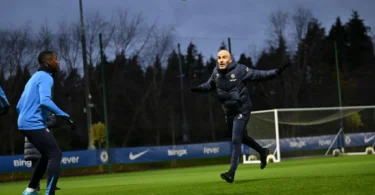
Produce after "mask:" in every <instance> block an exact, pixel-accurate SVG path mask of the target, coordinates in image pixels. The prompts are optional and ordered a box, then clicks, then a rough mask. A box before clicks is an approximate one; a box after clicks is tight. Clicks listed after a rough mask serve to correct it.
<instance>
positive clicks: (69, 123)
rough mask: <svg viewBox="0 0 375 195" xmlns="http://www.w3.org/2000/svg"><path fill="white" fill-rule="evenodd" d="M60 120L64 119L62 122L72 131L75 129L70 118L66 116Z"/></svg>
mask: <svg viewBox="0 0 375 195" xmlns="http://www.w3.org/2000/svg"><path fill="white" fill-rule="evenodd" d="M61 118H62V119H64V121H65V122H66V123H67V124H68V125H69V126H70V128H71V129H72V130H75V129H76V127H75V125H74V122H73V120H72V119H71V118H70V117H68V116H62V117H61Z"/></svg>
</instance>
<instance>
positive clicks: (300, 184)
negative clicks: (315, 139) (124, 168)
mask: <svg viewBox="0 0 375 195" xmlns="http://www.w3.org/2000/svg"><path fill="white" fill-rule="evenodd" d="M229 160H230V159H229V157H228V162H229ZM228 168H229V164H226V165H215V166H203V167H194V168H176V169H167V170H158V171H143V172H130V173H116V174H110V175H95V176H79V177H62V178H60V180H59V183H58V186H59V187H61V188H62V190H61V191H56V194H58V195H63V194H66V195H86V194H101V195H107V194H108V195H112V194H114V195H119V194H121V195H122V194H124V195H125V194H129V195H156V194H160V195H169V194H171V195H200V194H205V195H214V194H218V195H229V194H241V195H247V194H272V195H284V194H285V195H288V194H298V195H307V194H317V195H318V194H319V195H323V194H329V195H331V194H337V195H344V194H348V195H349V194H350V195H355V194H359V195H374V194H375V155H365V156H340V157H321V158H310V159H299V160H282V162H281V163H271V164H268V166H267V167H266V168H265V169H264V170H260V168H259V164H252V165H243V164H240V165H239V168H238V171H237V174H236V179H235V182H234V183H232V184H229V183H226V182H225V181H224V180H222V179H221V178H220V176H219V174H220V173H221V172H223V171H226V170H227V169H228ZM45 183H46V181H45V180H43V181H41V186H42V189H41V191H40V192H39V194H44V193H45V187H44V186H45ZM26 186H27V181H22V182H6V183H0V194H2V195H13V194H14V195H20V194H21V193H22V191H23V190H24V189H25V188H26Z"/></svg>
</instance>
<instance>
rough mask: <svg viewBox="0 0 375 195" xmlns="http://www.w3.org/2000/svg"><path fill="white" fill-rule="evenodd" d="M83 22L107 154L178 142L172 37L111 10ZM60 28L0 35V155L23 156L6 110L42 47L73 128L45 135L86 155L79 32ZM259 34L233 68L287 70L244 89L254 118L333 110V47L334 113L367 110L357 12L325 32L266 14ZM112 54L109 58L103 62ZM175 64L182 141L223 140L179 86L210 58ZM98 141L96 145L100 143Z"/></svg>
mask: <svg viewBox="0 0 375 195" xmlns="http://www.w3.org/2000/svg"><path fill="white" fill-rule="evenodd" d="M86 18H87V21H86V25H87V27H86V28H87V29H88V30H87V34H88V35H87V37H88V38H87V40H88V45H87V47H88V59H89V64H90V66H89V75H90V94H91V97H92V99H91V103H93V105H94V108H93V110H92V111H93V113H92V114H93V115H92V117H93V118H92V121H93V123H99V122H104V111H103V94H102V87H103V85H102V81H101V69H100V66H98V64H99V55H98V54H99V52H98V45H99V44H98V43H97V40H98V39H97V37H98V33H100V32H101V33H103V35H104V45H105V48H106V51H107V57H106V60H105V62H104V63H105V77H106V79H107V80H106V83H107V88H108V94H107V97H108V106H109V108H108V109H109V110H108V115H109V130H110V145H111V147H130V146H144V145H165V144H180V143H182V140H183V139H182V124H183V113H182V106H181V87H180V83H179V76H181V75H180V71H179V59H178V53H177V52H176V51H175V50H174V49H173V46H174V45H175V41H174V37H175V34H174V32H173V29H172V28H170V29H168V28H163V29H158V28H156V23H155V25H147V24H146V22H145V20H143V19H142V17H141V15H136V16H135V17H134V16H131V15H129V14H127V13H126V12H119V13H118V15H117V17H114V19H112V20H105V19H103V18H102V17H101V16H100V15H99V14H94V15H90V16H89V17H86ZM291 24H293V25H291ZM64 25H65V26H64ZM61 26H62V27H61V29H60V30H59V31H58V33H52V31H51V30H50V29H49V28H48V26H46V25H44V26H42V27H41V29H40V31H39V33H38V34H37V36H33V34H32V33H31V32H30V31H29V30H28V29H27V28H21V29H16V30H14V29H13V30H12V29H11V30H1V31H0V65H1V70H0V71H1V76H0V83H1V85H2V86H3V87H4V90H5V92H6V93H7V95H8V97H9V101H10V103H11V105H12V109H11V111H10V113H9V114H8V115H7V116H5V117H3V118H0V138H1V139H2V140H3V144H1V146H0V153H1V154H15V153H21V152H22V150H23V137H22V136H21V134H20V133H19V132H18V131H17V125H16V124H17V123H16V121H17V116H16V113H15V106H16V104H17V102H18V99H19V97H20V95H21V93H22V90H23V87H24V85H25V83H26V82H27V80H28V79H29V78H30V76H31V75H32V73H33V72H35V68H36V63H35V61H36V60H35V56H36V55H37V53H38V52H39V51H40V50H42V49H52V50H55V51H57V53H58V54H59V56H60V57H61V59H62V60H61V61H62V64H64V65H65V67H66V69H64V71H63V72H61V73H60V74H58V75H57V76H56V78H55V86H54V101H55V102H56V103H57V105H59V106H60V107H61V108H62V109H63V110H65V111H66V112H67V113H69V114H70V115H71V116H72V118H73V119H74V120H75V122H76V124H77V127H78V128H77V129H76V131H74V132H72V131H70V130H69V129H68V127H67V126H65V125H64V122H62V121H58V124H59V127H58V128H56V129H54V131H53V132H54V134H55V136H56V138H57V140H58V141H59V143H60V146H61V148H62V149H63V150H76V149H85V148H87V142H88V137H87V135H88V133H87V128H86V122H85V121H86V119H85V113H84V112H83V110H84V105H85V104H84V95H83V91H84V90H83V79H82V76H81V74H80V73H81V72H82V70H81V68H80V56H81V54H80V51H81V49H80V44H79V33H80V32H79V30H78V29H79V26H78V23H72V24H66V23H62V24H61ZM115 26H116V28H115ZM288 30H292V31H293V32H295V33H294V34H293V37H292V38H291V37H288V36H286V32H287V31H288ZM268 32H270V36H269V38H270V39H269V45H268V46H267V47H265V48H264V50H263V51H262V52H261V53H259V54H258V59H257V61H256V62H255V61H253V60H252V58H251V57H249V56H248V55H246V54H245V53H242V54H241V55H239V56H240V57H239V59H236V60H237V61H238V62H239V63H242V64H245V65H247V66H249V67H252V68H257V69H272V68H277V67H279V66H280V65H281V64H282V63H283V62H284V61H286V60H289V61H290V62H291V63H292V66H291V67H290V68H289V69H288V70H287V71H286V72H285V73H284V75H283V76H282V77H280V78H276V79H274V80H272V81H267V82H259V83H251V84H250V86H249V87H250V88H252V89H253V90H252V91H251V97H252V101H253V105H254V110H260V109H271V108H285V107H317V106H338V94H337V91H338V90H337V87H338V86H337V81H336V66H335V65H336V64H335V62H336V61H335V49H334V43H335V42H336V45H337V51H338V52H337V54H338V64H339V70H340V75H341V76H340V81H341V85H342V86H341V91H342V96H343V105H361V104H362V105H368V104H373V99H374V98H375V92H374V90H371V89H372V88H371V87H372V86H371V83H373V81H374V80H373V78H372V74H373V73H374V70H375V56H374V49H373V45H374V42H373V41H372V39H371V36H370V30H369V28H368V27H366V25H365V23H364V21H363V20H362V19H361V18H360V17H359V14H358V13H357V12H353V14H352V17H351V18H350V19H349V21H347V22H342V21H341V20H340V18H339V17H338V18H337V20H336V21H335V23H334V24H333V25H332V27H331V29H330V30H329V31H327V32H326V30H325V29H324V28H323V27H322V26H321V24H320V23H319V21H318V20H317V19H315V18H314V17H313V16H312V14H311V13H310V11H309V10H307V9H303V8H299V9H297V10H296V11H295V13H293V14H292V15H291V17H289V13H286V12H283V11H276V12H274V13H272V14H271V16H270V29H269V31H268ZM218 46H219V44H218ZM219 47H220V48H218V49H223V48H226V45H225V44H224V43H222V44H221V45H220V46H219ZM113 54H114V55H115V57H114V59H110V57H109V56H112V55H113ZM181 61H182V69H183V73H184V77H183V86H184V89H183V91H182V95H183V96H184V100H185V102H184V103H185V108H186V110H185V114H186V118H187V122H188V130H189V137H190V141H189V142H207V141H221V140H228V139H230V136H231V132H230V131H228V130H227V128H226V124H225V121H224V115H223V113H222V110H221V107H220V104H219V102H218V100H217V98H216V94H215V93H210V94H207V95H199V94H192V93H190V92H189V87H191V86H195V85H198V84H200V83H202V82H205V81H206V80H207V79H208V77H209V76H210V74H211V72H212V70H213V68H214V67H215V65H216V60H215V59H214V58H213V57H210V58H209V59H208V60H206V61H205V60H204V56H203V54H202V53H200V52H199V50H198V48H197V47H196V46H195V45H194V43H190V44H189V45H188V47H187V52H186V54H182V55H181ZM99 124H100V123H99ZM99 126H102V125H99ZM96 134H98V135H99V134H100V133H96ZM284 136H285V135H284ZM100 139H101V140H103V137H102V135H101V138H100ZM97 146H99V145H97ZM101 146H103V145H102V142H101Z"/></svg>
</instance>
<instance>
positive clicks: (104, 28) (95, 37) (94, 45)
mask: <svg viewBox="0 0 375 195" xmlns="http://www.w3.org/2000/svg"><path fill="white" fill-rule="evenodd" d="M85 18H86V21H85V25H86V27H85V29H86V39H87V55H88V56H87V57H88V60H89V64H91V65H95V64H97V62H98V61H99V58H100V55H99V49H98V48H99V34H100V33H102V37H103V49H104V50H105V48H106V47H107V46H108V44H109V42H110V40H111V38H112V35H113V33H114V30H115V25H112V24H111V22H110V21H107V20H105V19H104V18H103V17H102V16H101V15H100V14H99V12H95V13H94V14H88V15H87V16H86V17H85Z"/></svg>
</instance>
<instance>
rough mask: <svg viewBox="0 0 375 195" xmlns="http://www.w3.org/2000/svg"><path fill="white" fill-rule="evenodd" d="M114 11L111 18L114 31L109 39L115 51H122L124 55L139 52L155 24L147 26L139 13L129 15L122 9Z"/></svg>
mask: <svg viewBox="0 0 375 195" xmlns="http://www.w3.org/2000/svg"><path fill="white" fill-rule="evenodd" d="M115 13H116V15H114V16H113V18H112V25H114V32H113V39H112V41H111V43H112V46H113V48H114V50H115V53H116V54H118V53H121V52H124V54H125V56H126V55H127V54H129V53H132V52H133V53H135V54H139V53H141V51H142V50H143V49H144V46H145V44H146V43H147V42H148V41H149V38H150V34H151V32H152V30H153V28H154V27H155V26H154V25H153V26H151V27H149V26H148V25H147V24H146V22H145V20H144V18H143V16H142V15H141V14H137V15H135V16H131V15H130V14H129V12H128V11H124V10H119V11H117V12H115Z"/></svg>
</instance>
